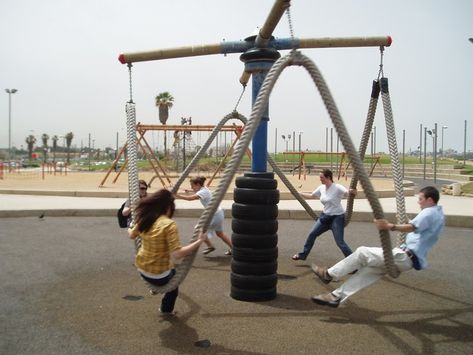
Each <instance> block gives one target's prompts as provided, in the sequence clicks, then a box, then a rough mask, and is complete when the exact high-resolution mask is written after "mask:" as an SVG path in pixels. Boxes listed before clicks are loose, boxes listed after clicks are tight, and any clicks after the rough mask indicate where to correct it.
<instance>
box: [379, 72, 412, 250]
mask: <svg viewBox="0 0 473 355" xmlns="http://www.w3.org/2000/svg"><path fill="white" fill-rule="evenodd" d="M380 85H381V99H382V101H383V107H384V117H385V121H386V131H387V134H388V144H389V154H390V156H391V169H392V171H393V179H394V189H395V191H396V218H397V220H398V223H400V224H406V223H407V222H408V218H407V215H406V204H405V198H404V189H403V186H402V185H403V184H402V171H401V163H400V160H399V152H398V149H397V143H396V130H395V128H394V120H393V113H392V108H391V99H390V97H389V89H388V79H387V78H384V77H383V78H381V83H380ZM405 240H406V233H399V236H398V245H401V244H402V243H404V241H405Z"/></svg>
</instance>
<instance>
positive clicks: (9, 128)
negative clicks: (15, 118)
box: [5, 89, 18, 159]
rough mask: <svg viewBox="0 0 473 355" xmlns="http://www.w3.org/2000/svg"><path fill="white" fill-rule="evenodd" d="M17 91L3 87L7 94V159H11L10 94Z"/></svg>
mask: <svg viewBox="0 0 473 355" xmlns="http://www.w3.org/2000/svg"><path fill="white" fill-rule="evenodd" d="M17 91H18V90H17V89H5V92H6V93H7V94H8V159H11V95H12V94H14V93H15V92H17Z"/></svg>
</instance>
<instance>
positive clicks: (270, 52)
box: [240, 48, 281, 173]
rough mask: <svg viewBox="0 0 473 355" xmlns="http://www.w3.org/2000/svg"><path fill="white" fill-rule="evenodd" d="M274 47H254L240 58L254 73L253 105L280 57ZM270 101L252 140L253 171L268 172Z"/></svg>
mask: <svg viewBox="0 0 473 355" xmlns="http://www.w3.org/2000/svg"><path fill="white" fill-rule="evenodd" d="M280 56H281V55H280V54H279V52H277V51H275V50H274V49H268V48H265V49H259V48H252V49H250V50H248V51H246V52H245V53H243V54H242V55H241V57H240V59H241V60H242V61H243V62H244V63H245V71H246V72H248V73H251V74H252V106H254V104H255V102H256V98H257V96H258V93H259V91H260V89H261V86H262V85H263V82H264V79H265V77H266V75H267V73H268V71H269V70H270V69H271V66H272V65H273V63H274V62H275V61H276V60H277V59H278V58H279V57H280ZM268 121H269V103H268V105H267V106H266V107H265V109H264V111H263V114H262V116H261V122H260V124H259V126H258V128H257V130H256V132H255V135H254V137H253V141H252V151H253V156H252V160H251V171H253V172H262V173H264V172H266V167H267V154H268Z"/></svg>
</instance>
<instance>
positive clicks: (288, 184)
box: [267, 154, 319, 220]
mask: <svg viewBox="0 0 473 355" xmlns="http://www.w3.org/2000/svg"><path fill="white" fill-rule="evenodd" d="M267 158H268V163H269V164H270V165H271V167H272V168H273V170H274V172H275V173H276V174H277V175H278V176H279V178H280V179H281V181H282V182H283V183H284V185H286V187H287V188H288V190H289V191H290V192H291V194H292V195H293V196H294V197H295V198H296V200H297V201H299V203H300V204H301V205H302V207H304V209H305V210H306V212H307V213H308V214H309V216H311V217H312V218H313V219H314V220H316V219H318V218H319V217H318V216H317V213H315V211H314V210H313V209H312V208H311V207H310V206H309V204H308V203H307V201H306V200H305V199H304V198H303V197H302V196H301V194H300V193H299V191H297V190H296V188H295V187H294V185H292V184H291V182H290V181H289V180H288V178H287V177H286V175H284V173H283V171H282V170H281V169H280V168H279V166H278V165H277V164H276V162H275V161H274V160H273V158H271V156H270V155H269V154H268V155H267Z"/></svg>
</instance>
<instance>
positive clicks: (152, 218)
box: [135, 189, 176, 232]
mask: <svg viewBox="0 0 473 355" xmlns="http://www.w3.org/2000/svg"><path fill="white" fill-rule="evenodd" d="M169 208H171V215H170V216H169V217H172V216H173V215H174V210H175V209H176V205H175V204H174V196H173V194H172V193H171V191H168V190H166V189H161V190H159V191H156V192H155V193H152V194H150V195H148V196H146V197H144V198H142V199H141V200H140V201H139V203H138V206H137V207H136V210H135V212H136V221H135V222H136V224H137V225H138V230H139V231H140V232H147V231H149V230H150V228H151V227H152V226H153V224H154V222H156V220H157V219H158V218H159V217H160V216H162V215H165V214H166V213H167V211H168V209H169Z"/></svg>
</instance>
